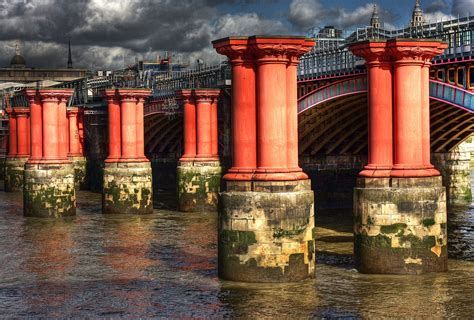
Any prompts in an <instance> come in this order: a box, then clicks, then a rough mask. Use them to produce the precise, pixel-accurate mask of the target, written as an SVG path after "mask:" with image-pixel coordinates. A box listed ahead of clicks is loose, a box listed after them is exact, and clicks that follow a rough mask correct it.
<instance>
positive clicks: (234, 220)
mask: <svg viewBox="0 0 474 320" xmlns="http://www.w3.org/2000/svg"><path fill="white" fill-rule="evenodd" d="M226 184H227V191H226V192H222V193H221V194H220V205H219V231H218V246H219V250H218V252H219V256H218V264H219V268H218V270H219V277H221V278H223V279H226V280H233V281H244V282H292V281H299V280H304V279H307V278H314V276H315V247H314V196H313V192H312V191H311V186H310V181H309V180H299V181H260V182H259V181H228V182H226Z"/></svg>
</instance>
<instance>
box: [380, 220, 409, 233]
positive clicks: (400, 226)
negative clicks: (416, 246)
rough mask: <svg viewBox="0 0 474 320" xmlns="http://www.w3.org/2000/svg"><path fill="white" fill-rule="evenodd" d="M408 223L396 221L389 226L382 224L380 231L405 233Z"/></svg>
mask: <svg viewBox="0 0 474 320" xmlns="http://www.w3.org/2000/svg"><path fill="white" fill-rule="evenodd" d="M406 227H407V225H406V223H394V224H391V225H388V226H381V227H380V232H382V233H385V234H391V233H399V234H403V233H404V232H405V229H406Z"/></svg>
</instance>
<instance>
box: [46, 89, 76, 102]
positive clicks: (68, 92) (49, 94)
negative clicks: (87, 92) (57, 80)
mask: <svg viewBox="0 0 474 320" xmlns="http://www.w3.org/2000/svg"><path fill="white" fill-rule="evenodd" d="M73 93H74V89H40V90H38V94H39V97H40V99H41V101H43V102H61V101H63V100H67V99H69V98H70V97H71V96H72V95H73Z"/></svg>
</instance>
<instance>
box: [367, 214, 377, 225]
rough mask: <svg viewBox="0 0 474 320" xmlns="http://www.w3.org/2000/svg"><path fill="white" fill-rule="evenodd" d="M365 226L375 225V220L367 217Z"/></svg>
mask: <svg viewBox="0 0 474 320" xmlns="http://www.w3.org/2000/svg"><path fill="white" fill-rule="evenodd" d="M367 225H368V226H373V225H375V219H374V218H372V217H371V216H368V217H367Z"/></svg>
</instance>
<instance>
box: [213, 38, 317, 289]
mask: <svg viewBox="0 0 474 320" xmlns="http://www.w3.org/2000/svg"><path fill="white" fill-rule="evenodd" d="M213 44H214V47H215V48H216V50H217V52H219V53H221V54H224V55H226V56H228V57H229V58H230V60H231V64H232V68H233V70H232V71H233V72H232V73H233V79H232V90H233V92H232V97H233V99H232V109H233V110H232V117H233V119H232V122H233V133H234V134H233V148H234V159H233V167H232V168H231V169H230V170H229V172H228V173H227V174H226V175H225V176H224V180H225V191H224V192H222V193H221V194H220V200H219V201H220V204H219V231H218V232H219V234H218V253H219V254H218V264H219V276H220V277H221V278H223V279H227V280H234V281H246V282H291V281H299V280H303V279H306V278H313V277H314V276H315V274H314V271H315V249H314V235H313V233H314V198H313V192H312V191H311V187H310V181H309V179H308V177H307V176H306V175H305V174H304V173H303V172H302V170H301V169H300V168H299V166H298V164H297V162H295V159H297V152H298V150H297V147H296V145H295V141H298V140H297V130H294V129H295V128H297V123H296V122H297V116H296V113H297V108H296V90H295V86H296V77H294V71H295V70H294V67H295V65H296V63H297V62H298V58H299V57H300V56H301V55H302V54H304V53H305V52H307V51H309V50H310V49H311V47H312V46H314V41H313V40H309V39H306V38H304V37H288V38H285V37H258V36H253V37H250V38H247V37H230V38H225V39H221V40H217V41H214V42H213ZM293 95H294V97H293ZM257 115H258V116H257Z"/></svg>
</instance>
